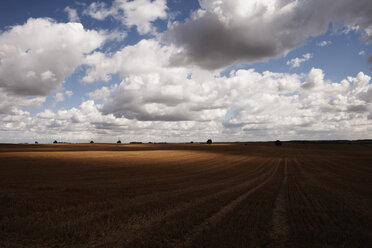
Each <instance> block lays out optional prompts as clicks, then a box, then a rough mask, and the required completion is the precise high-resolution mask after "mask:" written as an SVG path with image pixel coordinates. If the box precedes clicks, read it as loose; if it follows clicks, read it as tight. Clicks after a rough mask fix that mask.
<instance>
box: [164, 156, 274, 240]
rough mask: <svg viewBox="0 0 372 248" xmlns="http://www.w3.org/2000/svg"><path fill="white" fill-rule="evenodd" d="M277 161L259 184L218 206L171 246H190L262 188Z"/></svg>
mask: <svg viewBox="0 0 372 248" xmlns="http://www.w3.org/2000/svg"><path fill="white" fill-rule="evenodd" d="M279 163H280V160H279V162H277V164H276V165H275V167H273V169H272V170H271V171H270V172H269V173H268V174H269V176H268V177H267V178H266V179H265V180H264V181H263V182H261V183H260V184H258V185H257V186H255V187H253V188H251V189H249V190H248V191H246V192H245V193H243V194H241V195H240V196H238V197H237V198H235V199H234V200H233V201H231V202H230V203H228V204H227V205H225V206H223V207H222V208H220V210H219V211H218V212H216V213H214V214H213V215H212V216H210V217H208V218H206V219H205V220H204V221H203V222H202V223H201V224H199V225H197V226H196V227H194V228H193V229H192V230H191V232H190V233H189V234H188V235H187V236H186V237H185V239H184V240H178V241H176V242H174V243H173V244H172V245H171V246H172V247H190V246H191V245H192V242H193V241H194V239H195V238H196V237H197V236H198V235H199V234H200V233H202V232H203V231H205V230H208V229H210V228H211V227H213V226H215V225H216V224H217V223H219V222H220V221H221V220H222V219H223V218H224V217H225V216H226V215H228V214H229V213H231V211H233V210H234V208H235V207H236V206H238V205H239V204H240V203H241V202H243V201H244V200H246V199H247V198H248V197H249V196H250V195H252V194H253V193H255V192H256V191H257V190H259V189H260V188H262V187H263V186H264V185H265V184H267V183H268V182H269V181H270V180H271V179H272V178H273V176H274V175H275V174H276V173H277V171H278V167H279Z"/></svg>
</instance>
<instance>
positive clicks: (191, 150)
mask: <svg viewBox="0 0 372 248" xmlns="http://www.w3.org/2000/svg"><path fill="white" fill-rule="evenodd" d="M0 247H216V248H218V247H372V146H368V145H358V144H352V145H346V144H345V145H343V144H333V145H326V144H294V143H284V144H283V146H281V147H276V146H274V144H272V143H248V144H243V143H231V144H212V145H207V144H143V145H123V144H121V145H117V144H73V145H69V144H53V145H46V144H45V145H44V144H35V145H0Z"/></svg>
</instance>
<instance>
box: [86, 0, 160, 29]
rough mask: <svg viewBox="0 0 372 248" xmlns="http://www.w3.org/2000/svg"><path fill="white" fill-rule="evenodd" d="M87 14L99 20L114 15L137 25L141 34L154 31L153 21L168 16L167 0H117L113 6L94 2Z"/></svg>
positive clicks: (131, 24) (134, 25)
mask: <svg viewBox="0 0 372 248" xmlns="http://www.w3.org/2000/svg"><path fill="white" fill-rule="evenodd" d="M84 14H85V15H89V16H90V17H92V18H95V19H98V20H104V19H106V18H107V17H109V16H112V17H113V18H115V19H116V20H119V21H121V22H122V23H123V24H124V25H126V26H128V27H129V28H130V27H136V28H137V30H138V32H139V33H140V34H146V33H150V32H153V26H152V22H154V21H156V20H157V19H165V18H166V17H167V2H166V0H134V1H129V0H115V1H114V2H113V3H112V6H111V7H107V6H106V4H105V3H104V2H93V3H91V4H90V5H89V7H88V8H87V9H86V10H85V11H84Z"/></svg>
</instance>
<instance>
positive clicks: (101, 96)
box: [87, 87, 110, 100]
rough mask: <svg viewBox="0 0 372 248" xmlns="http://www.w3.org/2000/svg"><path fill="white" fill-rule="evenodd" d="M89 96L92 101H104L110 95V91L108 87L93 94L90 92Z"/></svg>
mask: <svg viewBox="0 0 372 248" xmlns="http://www.w3.org/2000/svg"><path fill="white" fill-rule="evenodd" d="M87 95H88V96H89V98H90V99H92V100H102V99H105V98H107V97H108V96H109V95H110V89H109V88H107V87H102V88H100V89H97V90H95V91H93V92H89V93H88V94H87Z"/></svg>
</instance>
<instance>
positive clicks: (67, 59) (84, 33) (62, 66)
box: [0, 18, 104, 96]
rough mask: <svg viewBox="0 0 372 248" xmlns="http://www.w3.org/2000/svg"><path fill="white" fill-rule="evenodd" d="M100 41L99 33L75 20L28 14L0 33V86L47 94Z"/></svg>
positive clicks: (11, 90) (15, 91) (27, 93)
mask: <svg viewBox="0 0 372 248" xmlns="http://www.w3.org/2000/svg"><path fill="white" fill-rule="evenodd" d="M30 37H32V39H30ZM103 41H104V37H103V36H102V35H100V34H99V33H98V32H96V31H92V30H85V29H84V28H83V26H82V25H81V24H79V23H56V22H55V21H53V20H51V19H45V18H39V19H32V18H30V19H29V20H28V21H27V22H26V23H25V24H24V25H18V26H13V27H11V28H10V29H9V30H8V31H5V32H3V33H1V34H0V61H1V63H0V88H2V89H3V90H4V91H5V92H9V93H12V94H17V95H23V96H47V95H49V94H50V93H51V92H52V91H53V90H57V89H59V88H60V86H61V84H62V83H63V82H64V80H65V78H66V77H67V76H69V75H71V74H72V73H73V72H74V70H75V69H76V68H77V67H78V66H80V65H81V64H82V62H83V59H84V56H85V54H86V53H89V52H91V51H93V50H94V49H96V48H98V47H99V46H100V45H101V44H102V43H103Z"/></svg>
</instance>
